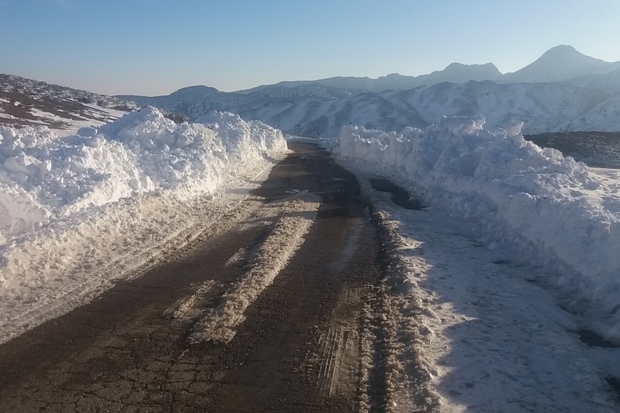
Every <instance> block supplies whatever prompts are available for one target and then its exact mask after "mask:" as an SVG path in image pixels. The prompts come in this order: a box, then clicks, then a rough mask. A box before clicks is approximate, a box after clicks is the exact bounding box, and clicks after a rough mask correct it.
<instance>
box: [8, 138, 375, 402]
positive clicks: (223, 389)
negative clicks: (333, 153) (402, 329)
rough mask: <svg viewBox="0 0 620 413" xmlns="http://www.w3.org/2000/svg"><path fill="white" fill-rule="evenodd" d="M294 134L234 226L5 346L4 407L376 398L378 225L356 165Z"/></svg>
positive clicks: (229, 223)
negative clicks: (341, 162)
mask: <svg viewBox="0 0 620 413" xmlns="http://www.w3.org/2000/svg"><path fill="white" fill-rule="evenodd" d="M291 148H292V149H293V150H294V153H292V154H291V155H290V156H288V157H287V158H286V159H284V160H283V161H282V162H281V163H280V164H279V165H277V166H276V167H275V168H274V169H273V171H272V173H271V175H270V177H269V179H268V180H267V181H266V182H265V183H264V185H262V187H261V188H259V189H258V190H256V191H255V193H254V195H253V197H251V198H250V199H249V200H248V201H247V205H248V206H247V213H245V214H242V215H243V218H242V219H239V220H238V221H234V222H226V223H222V226H223V227H227V228H228V229H226V230H225V231H221V233H219V234H218V235H217V236H213V237H211V236H210V237H203V239H202V240H200V239H199V240H198V241H197V242H196V243H195V244H194V245H192V246H191V248H189V249H187V250H186V251H184V252H183V253H182V254H177V256H173V257H171V258H169V259H168V260H167V262H165V263H163V264H162V265H159V266H157V267H156V268H153V269H151V270H149V271H148V272H147V273H145V274H144V275H143V276H141V277H139V278H137V279H134V280H132V281H127V282H122V283H119V284H117V285H116V286H115V287H114V288H113V289H111V290H109V291H108V292H106V293H105V294H103V295H102V296H100V297H99V298H98V299H96V300H95V301H93V302H92V303H90V304H88V305H85V306H83V307H80V308H78V309H76V310H74V311H72V312H71V313H68V314H66V315H64V316H62V317H60V318H57V319H55V320H52V321H50V322H47V323H45V324H43V325H41V326H39V327H37V328H35V329H33V330H30V331H28V332H27V333H25V334H23V335H21V336H19V337H17V338H15V339H13V340H12V341H10V342H8V343H6V344H4V345H2V346H0V371H1V372H2V374H0V406H1V410H2V411H4V412H34V411H58V412H73V411H75V412H101V411H110V412H120V411H123V412H134V411H135V412H147V411H148V412H205V411H207V412H259V411H273V412H278V411H281V412H293V411H295V412H305V411H311V412H315V411H316V412H351V411H360V410H370V411H382V410H384V408H385V405H386V394H385V393H386V388H385V387H386V384H385V381H386V378H385V377H384V376H385V374H386V372H385V371H384V369H383V367H382V366H381V362H380V360H381V359H382V353H383V352H385V351H386V349H385V348H383V347H382V344H381V343H382V342H383V341H384V339H385V337H383V336H384V335H385V333H384V332H382V331H381V328H380V325H379V324H377V322H375V321H373V320H375V319H376V317H375V316H374V315H373V314H372V313H373V311H374V310H373V308H375V309H376V308H379V307H380V306H381V303H380V302H378V299H377V292H376V291H377V286H378V285H379V284H380V281H381V279H382V274H383V265H382V259H381V256H382V254H381V248H380V242H379V236H378V230H377V228H376V225H375V224H374V223H373V221H372V220H371V219H370V216H369V214H370V212H369V209H368V206H367V205H366V204H365V203H364V202H363V201H362V200H361V199H360V194H359V185H358V183H357V181H356V179H355V177H354V176H353V175H352V174H350V173H349V172H347V171H346V170H344V169H342V168H341V167H339V166H337V165H336V164H335V163H334V162H333V160H332V159H331V158H330V156H329V155H328V154H327V153H326V152H324V151H322V150H319V149H317V148H316V147H314V146H312V145H307V144H301V143H297V144H291ZM373 303H374V304H373Z"/></svg>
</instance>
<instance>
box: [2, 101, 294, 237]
mask: <svg viewBox="0 0 620 413" xmlns="http://www.w3.org/2000/svg"><path fill="white" fill-rule="evenodd" d="M208 120H209V122H210V123H209V124H187V123H184V124H180V125H177V124H175V123H174V122H173V121H171V120H169V119H167V118H165V117H164V116H163V115H162V113H160V112H159V111H158V110H157V109H154V108H147V109H144V110H142V111H140V112H134V113H130V114H127V115H126V116H124V117H123V118H121V119H119V120H117V121H115V122H113V123H110V124H107V125H104V126H102V127H101V128H99V129H98V130H97V129H94V128H82V129H80V130H79V131H78V134H77V135H74V136H68V137H65V138H56V136H55V134H54V133H52V132H50V131H49V130H48V129H47V128H44V127H41V128H32V127H25V128H22V129H13V128H10V127H0V165H2V166H0V236H1V237H2V239H4V240H5V242H6V240H10V239H12V238H14V237H15V236H17V235H20V234H23V233H26V232H32V231H35V230H36V229H37V228H39V227H41V226H45V225H47V224H48V223H49V222H50V221H53V220H58V219H61V218H63V217H68V216H71V215H74V214H77V213H80V212H81V211H84V210H85V209H87V208H91V207H97V206H102V205H105V204H108V203H111V202H116V201H118V200H119V199H122V198H126V197H135V196H139V195H140V194H145V193H152V192H156V191H174V193H175V195H176V196H177V197H178V198H181V199H184V198H190V197H192V196H195V195H199V194H205V193H212V192H213V191H215V189H216V188H217V186H218V184H219V183H220V182H221V181H222V179H223V177H224V176H225V175H230V174H235V172H236V170H237V169H243V164H244V162H246V161H247V160H249V159H254V158H257V157H261V156H262V154H266V153H268V152H269V151H283V150H285V147H286V144H285V142H284V139H283V137H282V134H281V132H279V131H276V130H275V129H273V128H270V127H268V126H266V125H264V124H262V123H260V122H249V123H247V122H244V121H242V120H241V118H239V117H238V116H236V115H232V114H228V113H214V114H211V115H209V118H208Z"/></svg>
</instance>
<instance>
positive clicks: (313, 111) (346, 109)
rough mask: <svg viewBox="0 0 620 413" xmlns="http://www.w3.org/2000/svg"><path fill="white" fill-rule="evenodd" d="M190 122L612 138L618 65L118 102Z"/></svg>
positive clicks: (468, 70)
mask: <svg viewBox="0 0 620 413" xmlns="http://www.w3.org/2000/svg"><path fill="white" fill-rule="evenodd" d="M120 98H123V99H126V100H132V101H135V102H137V103H139V104H142V105H153V106H156V107H160V108H163V109H165V110H168V111H171V112H177V113H181V114H183V115H184V116H186V117H187V118H188V119H190V120H194V121H197V120H200V118H201V116H203V115H204V114H205V113H206V112H209V111H211V110H226V111H230V112H235V113H238V114H239V115H241V116H242V117H244V118H246V119H259V120H262V121H263V122H265V123H268V124H270V125H273V126H275V127H278V128H280V129H283V130H285V131H288V132H290V133H294V134H300V135H304V136H323V137H335V136H337V135H338V133H339V130H340V128H341V127H342V126H343V125H346V124H348V123H355V124H360V125H364V126H366V127H369V128H378V129H383V130H388V131H389V130H401V129H402V128H404V127H405V126H416V127H424V126H426V125H428V124H429V123H432V122H436V121H438V120H439V119H440V118H441V117H442V116H445V115H463V116H475V115H483V116H485V117H486V119H487V124H490V125H491V126H503V125H506V124H507V123H512V122H517V121H523V122H524V123H525V125H524V129H523V130H524V132H525V133H544V132H558V131H592V130H597V131H614V132H615V131H620V62H614V63H610V62H605V61H603V60H599V59H594V58H592V57H589V56H585V55H583V54H581V53H579V52H578V51H577V50H575V49H574V48H573V47H570V46H557V47H554V48H552V49H551V50H549V51H547V52H546V53H544V54H543V55H542V56H541V57H540V58H539V59H537V60H536V61H535V62H533V63H532V64H530V65H528V66H526V67H524V68H523V69H521V70H518V71H516V72H514V73H507V74H505V75H502V74H501V73H500V72H499V70H498V69H497V67H495V65H493V64H491V63H487V64H483V65H463V64H460V63H453V64H451V65H449V66H448V67H446V68H445V69H444V70H441V71H437V72H433V73H430V74H428V75H421V76H401V75H398V74H392V75H388V76H385V77H380V78H378V79H369V78H358V77H333V78H328V79H320V80H315V81H297V82H281V83H277V84H275V85H264V86H259V87H256V88H253V89H249V90H243V91H239V92H231V93H226V92H220V91H218V90H216V89H214V88H210V87H206V86H193V87H187V88H183V89H180V90H178V91H176V92H174V93H172V94H170V95H168V96H157V97H145V96H120Z"/></svg>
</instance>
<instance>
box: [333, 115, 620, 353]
mask: <svg viewBox="0 0 620 413" xmlns="http://www.w3.org/2000/svg"><path fill="white" fill-rule="evenodd" d="M521 127H522V124H521V123H517V124H513V125H511V126H510V127H507V128H503V129H502V128H498V129H495V130H487V129H485V128H484V118H482V117H476V118H463V117H450V118H444V119H442V121H441V122H439V123H438V124H434V125H431V126H429V127H427V128H426V129H424V130H421V129H416V128H406V129H405V130H403V132H402V133H394V132H391V133H385V132H382V131H377V130H367V129H365V128H363V127H358V126H348V127H344V128H343V129H342V131H341V134H340V147H339V151H340V154H341V156H342V157H343V158H345V159H347V160H349V161H353V162H354V163H357V164H358V165H359V166H363V167H364V168H366V169H367V170H368V171H372V172H373V173H377V174H380V175H382V176H386V177H389V178H391V179H393V180H395V181H397V182H399V183H401V184H403V185H404V186H405V187H407V188H408V189H409V190H410V192H411V193H414V194H417V195H419V196H420V197H421V198H422V199H424V200H425V202H426V203H427V204H429V205H432V206H434V207H440V208H444V209H446V210H447V211H448V212H449V213H450V214H451V215H452V216H453V217H455V218H458V219H459V220H461V221H462V222H463V223H464V224H465V225H467V226H468V227H469V228H470V229H471V231H472V232H473V233H475V234H477V236H478V237H479V238H480V239H481V240H482V242H484V243H485V244H486V246H487V247H488V248H489V249H497V248H500V247H501V248H502V249H506V248H512V249H513V250H514V251H515V253H518V254H520V256H521V257H525V258H526V259H527V261H528V262H530V263H531V264H532V265H535V266H538V267H539V268H544V269H546V270H548V271H541V272H540V273H539V274H538V275H537V277H540V278H541V279H540V280H538V281H539V282H541V283H543V284H546V285H548V286H552V287H555V288H556V289H555V291H558V293H559V297H561V299H562V300H563V301H564V304H565V305H566V307H567V308H570V309H571V310H572V311H574V312H575V313H576V314H580V315H582V322H583V323H584V326H585V327H587V328H588V329H591V330H595V331H597V332H598V333H600V334H602V335H603V336H605V337H606V338H608V339H610V340H613V341H615V342H620V293H619V291H620V208H619V205H620V187H619V185H618V182H617V181H613V179H610V175H609V174H607V175H605V174H601V173H600V172H597V171H594V170H592V169H590V168H588V167H587V166H586V165H585V164H583V163H579V162H576V161H574V160H573V159H572V158H570V157H568V158H565V157H563V156H562V154H561V153H560V152H559V151H557V150H554V149H550V148H546V149H541V148H540V147H538V146H536V145H535V144H533V143H532V142H529V141H526V140H524V138H523V136H522V135H521V132H520V131H521ZM543 274H544V275H543Z"/></svg>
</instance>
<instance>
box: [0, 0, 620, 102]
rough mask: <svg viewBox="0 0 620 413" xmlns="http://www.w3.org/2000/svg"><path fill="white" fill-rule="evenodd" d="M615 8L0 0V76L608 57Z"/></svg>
mask: <svg viewBox="0 0 620 413" xmlns="http://www.w3.org/2000/svg"><path fill="white" fill-rule="evenodd" d="M619 16H620V1H618V0H591V1H583V0H579V1H577V0H558V1H556V0H537V1H531V0H519V1H517V0H512V1H503V0H452V1H447V0H428V1H416V0H382V1H370V0H348V1H347V0H303V1H302V0H279V1H277V0H177V1H169V0H0V73H11V74H16V75H20V76H24V77H30V78H34V79H38V80H44V81H47V82H51V83H58V84H61V85H66V86H71V87H77V88H82V89H87V90H90V91H93V92H99V93H107V94H146V95H156V94H168V93H170V92H172V91H174V90H176V89H178V88H181V87H184V86H190V85H196V84H205V85H208V86H213V87H216V88H218V89H220V90H225V91H232V90H240V89H246V88H250V87H253V86H257V85H260V84H268V83H276V82H278V81H281V80H307V79H319V78H324V77H331V76H369V77H373V78H375V77H378V76H384V75H387V74H389V73H400V74H404V75H419V74H424V73H429V72H431V71H433V70H440V69H443V68H444V67H446V66H447V65H448V64H450V63H451V62H460V63H466V64H471V63H487V62H493V63H495V65H497V67H498V68H499V69H500V71H502V72H511V71H515V70H517V69H520V68H521V67H523V66H525V65H527V64H529V63H531V62H532V61H534V60H535V59H537V58H538V57H539V56H540V55H541V54H542V53H544V52H545V51H546V50H548V49H550V48H551V47H553V46H557V45H559V44H569V45H572V46H574V47H575V48H576V49H577V50H579V51H580V52H582V53H584V54H586V55H589V56H593V57H597V58H600V59H603V60H607V61H617V60H620V47H619V46H618V45H619V44H620V24H618V18H619Z"/></svg>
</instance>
